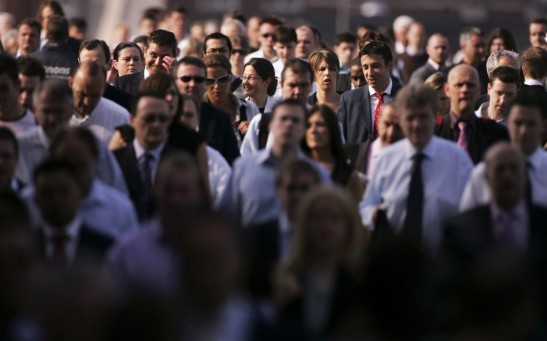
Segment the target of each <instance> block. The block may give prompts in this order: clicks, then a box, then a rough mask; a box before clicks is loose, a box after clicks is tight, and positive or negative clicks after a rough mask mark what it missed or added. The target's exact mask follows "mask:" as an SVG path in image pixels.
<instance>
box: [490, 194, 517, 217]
mask: <svg viewBox="0 0 547 341" xmlns="http://www.w3.org/2000/svg"><path fill="white" fill-rule="evenodd" d="M490 208H491V212H492V218H493V219H494V221H498V219H500V218H503V217H504V216H505V215H508V214H509V215H512V216H513V217H514V218H515V219H520V220H522V219H524V218H525V217H526V204H525V202H524V199H521V200H520V201H519V202H518V203H517V204H516V205H515V207H513V208H511V209H509V210H504V209H502V208H501V207H499V206H498V205H497V204H496V202H495V201H494V200H492V203H491V204H490Z"/></svg>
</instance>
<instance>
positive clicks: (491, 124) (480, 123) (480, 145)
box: [435, 113, 509, 164]
mask: <svg viewBox="0 0 547 341" xmlns="http://www.w3.org/2000/svg"><path fill="white" fill-rule="evenodd" d="M469 121H470V122H471V121H473V124H474V125H475V128H474V129H471V128H470V129H469V132H470V133H469V135H470V136H469V137H468V140H469V141H468V143H469V146H468V150H467V152H468V153H469V156H470V157H471V160H473V163H474V164H477V163H479V162H481V161H482V157H483V155H484V153H485V152H486V150H487V149H488V148H489V147H490V146H491V145H493V144H494V143H496V142H498V141H509V133H508V132H507V128H506V127H505V126H503V125H501V124H498V123H496V122H495V121H492V120H490V119H483V118H478V117H477V116H475V113H472V114H471V116H470V117H469ZM435 135H437V136H439V137H442V138H445V139H447V140H451V141H457V140H458V135H459V128H458V127H457V126H456V127H455V128H454V130H453V129H452V127H451V123H450V113H448V114H446V115H444V116H442V118H440V119H438V120H437V126H436V127H435Z"/></svg>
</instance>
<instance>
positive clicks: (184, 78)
mask: <svg viewBox="0 0 547 341" xmlns="http://www.w3.org/2000/svg"><path fill="white" fill-rule="evenodd" d="M179 79H180V80H181V81H182V82H184V83H190V81H191V80H194V82H195V83H198V84H201V83H203V82H205V77H201V76H182V77H179Z"/></svg>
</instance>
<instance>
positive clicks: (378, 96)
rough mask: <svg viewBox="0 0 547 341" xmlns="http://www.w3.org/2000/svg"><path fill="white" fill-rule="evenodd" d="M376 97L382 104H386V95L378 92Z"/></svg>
mask: <svg viewBox="0 0 547 341" xmlns="http://www.w3.org/2000/svg"><path fill="white" fill-rule="evenodd" d="M374 96H376V98H378V101H380V103H384V93H380V92H377V93H375V94H374Z"/></svg>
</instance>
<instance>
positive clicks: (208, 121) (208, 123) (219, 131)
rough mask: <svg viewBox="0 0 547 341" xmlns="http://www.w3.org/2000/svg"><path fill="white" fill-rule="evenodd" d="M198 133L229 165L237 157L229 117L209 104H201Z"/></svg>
mask: <svg viewBox="0 0 547 341" xmlns="http://www.w3.org/2000/svg"><path fill="white" fill-rule="evenodd" d="M199 132H200V133H201V135H202V136H203V137H204V138H205V141H207V144H208V145H209V146H210V147H212V148H215V149H216V150H218V151H219V152H220V154H222V156H224V158H225V159H226V161H228V163H229V164H232V163H233V162H234V160H235V159H237V158H238V157H239V146H238V144H237V139H236V135H235V132H234V128H233V127H232V122H230V116H229V115H228V114H227V113H225V112H222V111H220V110H218V109H217V108H215V107H213V106H212V105H211V104H209V103H206V102H202V103H201V114H200V118H199Z"/></svg>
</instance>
